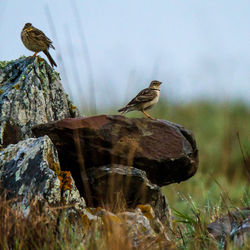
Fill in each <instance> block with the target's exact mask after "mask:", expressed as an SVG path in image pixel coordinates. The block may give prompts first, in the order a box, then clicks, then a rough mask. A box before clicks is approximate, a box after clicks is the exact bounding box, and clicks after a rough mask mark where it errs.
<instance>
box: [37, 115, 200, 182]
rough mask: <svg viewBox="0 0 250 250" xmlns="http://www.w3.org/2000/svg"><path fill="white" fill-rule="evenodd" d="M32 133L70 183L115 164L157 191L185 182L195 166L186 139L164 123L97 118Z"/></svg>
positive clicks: (188, 135)
mask: <svg viewBox="0 0 250 250" xmlns="http://www.w3.org/2000/svg"><path fill="white" fill-rule="evenodd" d="M33 132H34V134H35V135H36V136H42V135H48V136H49V137H50V138H51V140H52V141H53V143H54V145H55V146H56V148H57V151H58V154H59V159H60V162H61V167H62V169H63V170H69V171H72V175H73V178H76V180H75V181H76V182H77V178H79V176H81V173H80V172H79V171H80V170H79V169H85V168H86V169H88V168H93V167H100V166H104V165H109V164H119V165H124V166H133V167H134V168H138V169H141V170H143V171H145V172H146V174H147V177H148V178H149V180H150V181H152V183H154V184H157V185H159V186H163V185H167V184H170V183H174V182H181V181H184V180H186V179H188V178H190V177H191V176H193V175H194V174H195V172H196V170H197V166H198V150H197V148H196V143H195V139H194V137H193V135H192V133H191V132H190V131H189V130H186V129H185V128H183V127H181V126H180V125H177V124H174V123H170V122H168V121H163V120H150V119H139V118H133V119H129V118H126V117H124V116H118V115H116V116H106V115H100V116H95V117H88V118H75V119H64V120H61V121H55V122H50V123H47V124H42V125H37V126H35V127H34V128H33ZM65 152H67V154H65ZM72 166H74V167H72Z"/></svg>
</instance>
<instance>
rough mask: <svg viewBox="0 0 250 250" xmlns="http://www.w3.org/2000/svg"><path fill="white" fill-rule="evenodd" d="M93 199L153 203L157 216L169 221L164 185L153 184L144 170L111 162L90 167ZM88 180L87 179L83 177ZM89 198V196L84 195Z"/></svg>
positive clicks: (131, 205) (97, 201) (130, 204)
mask: <svg viewBox="0 0 250 250" xmlns="http://www.w3.org/2000/svg"><path fill="white" fill-rule="evenodd" d="M87 176H88V180H87V181H88V183H89V187H90V191H91V198H92V201H93V202H94V205H95V206H101V205H102V204H106V205H108V204H109V206H110V207H114V204H117V203H119V202H123V200H124V201H125V202H126V206H127V207H129V208H135V207H136V206H137V205H138V204H150V205H151V206H152V207H153V209H154V212H155V213H156V215H157V217H158V218H159V219H161V220H162V221H164V222H166V221H169V220H170V211H169V207H168V204H167V200H166V198H165V196H164V195H163V194H162V193H161V190H160V187H158V186H157V185H155V184H152V183H151V182H150V181H149V180H148V178H147V175H146V173H145V172H144V171H142V170H140V169H137V168H133V167H129V166H121V165H116V164H113V165H107V166H102V167H98V168H90V169H88V170H87ZM83 181H85V180H83ZM84 197H86V195H84Z"/></svg>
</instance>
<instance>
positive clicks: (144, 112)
mask: <svg viewBox="0 0 250 250" xmlns="http://www.w3.org/2000/svg"><path fill="white" fill-rule="evenodd" d="M142 113H143V114H144V115H145V116H147V117H148V118H150V119H152V120H154V119H155V118H153V117H152V116H150V115H149V114H148V113H146V111H144V110H142Z"/></svg>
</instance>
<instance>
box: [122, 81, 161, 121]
mask: <svg viewBox="0 0 250 250" xmlns="http://www.w3.org/2000/svg"><path fill="white" fill-rule="evenodd" d="M161 84H162V82H159V81H152V82H151V83H150V85H149V87H148V88H146V89H143V90H142V91H141V92H139V93H138V95H137V96H136V97H135V98H134V99H132V100H131V101H130V102H129V103H128V104H127V105H126V106H125V107H124V108H121V109H119V110H118V112H121V113H122V114H124V113H127V112H130V111H133V110H138V111H141V112H142V113H143V114H144V115H145V116H147V117H148V118H151V119H154V118H153V117H151V116H150V115H149V114H148V113H146V112H145V110H147V109H150V108H152V107H153V105H155V104H156V103H157V102H158V100H159V96H160V85H161Z"/></svg>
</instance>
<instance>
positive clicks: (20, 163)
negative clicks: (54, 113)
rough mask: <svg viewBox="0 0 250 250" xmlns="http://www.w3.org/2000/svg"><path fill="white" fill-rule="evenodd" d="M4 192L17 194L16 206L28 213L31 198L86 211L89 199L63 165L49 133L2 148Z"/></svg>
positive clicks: (0, 185) (0, 191) (0, 177)
mask: <svg viewBox="0 0 250 250" xmlns="http://www.w3.org/2000/svg"><path fill="white" fill-rule="evenodd" d="M0 166H1V167H0V194H1V195H3V194H5V195H6V197H7V199H11V198H17V201H18V202H17V203H16V204H15V206H16V207H19V209H20V210H21V211H22V212H23V213H28V211H29V206H30V203H31V201H33V200H34V199H35V200H39V201H40V202H47V203H48V204H49V205H53V206H59V205H70V204H71V205H72V204H74V208H72V209H71V210H70V209H69V211H70V213H76V212H77V211H78V212H79V211H83V209H84V208H85V201H84V199H83V198H81V197H80V194H79V192H78V190H77V188H76V186H75V184H74V180H73V179H72V177H71V175H70V173H69V172H63V171H61V169H60V165H59V161H58V155H57V152H56V149H55V147H54V145H53V144H52V142H51V140H50V139H49V137H48V136H44V137H40V138H37V139H34V138H30V139H26V140H24V141H20V142H19V143H17V144H15V145H13V144H11V145H9V146H8V147H7V148H5V149H4V150H2V151H0Z"/></svg>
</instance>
